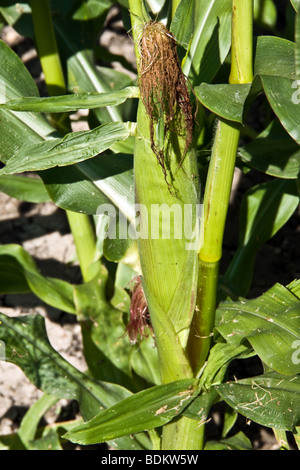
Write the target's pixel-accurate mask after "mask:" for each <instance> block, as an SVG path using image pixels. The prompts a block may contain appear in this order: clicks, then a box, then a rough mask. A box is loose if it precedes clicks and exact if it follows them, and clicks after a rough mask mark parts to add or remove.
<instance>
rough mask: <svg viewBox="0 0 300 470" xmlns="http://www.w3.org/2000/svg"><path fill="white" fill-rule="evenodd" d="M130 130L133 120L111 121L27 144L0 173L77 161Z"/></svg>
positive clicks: (41, 168) (62, 164) (116, 140)
mask: <svg viewBox="0 0 300 470" xmlns="http://www.w3.org/2000/svg"><path fill="white" fill-rule="evenodd" d="M134 131H135V124H133V125H132V123H127V124H125V123H121V122H112V123H108V124H103V125H102V126H99V127H97V128H96V129H93V130H91V131H82V132H81V131H79V132H71V133H69V134H67V135H66V136H65V137H63V138H62V139H51V140H48V141H45V142H43V143H38V144H32V145H29V146H28V145H27V146H25V147H24V148H21V149H20V150H19V151H18V152H17V153H16V154H15V155H13V156H12V157H11V158H10V159H9V161H8V162H7V164H6V166H5V167H4V168H3V169H2V170H0V173H2V174H6V175H7V174H12V173H21V172H24V171H37V170H45V169H48V168H53V167H55V166H68V165H71V164H74V163H79V162H82V161H84V160H87V159H89V158H92V157H94V156H96V155H98V154H99V153H101V152H103V151H104V150H107V149H108V148H109V147H111V146H112V145H113V144H114V143H116V142H119V141H120V140H126V139H127V138H128V137H129V136H130V135H132V133H133V132H134Z"/></svg>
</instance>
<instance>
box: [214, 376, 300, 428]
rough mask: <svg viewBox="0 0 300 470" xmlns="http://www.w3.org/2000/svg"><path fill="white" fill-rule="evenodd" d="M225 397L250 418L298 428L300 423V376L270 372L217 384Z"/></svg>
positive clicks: (258, 421)
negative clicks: (287, 375)
mask: <svg viewBox="0 0 300 470" xmlns="http://www.w3.org/2000/svg"><path fill="white" fill-rule="evenodd" d="M216 389H217V391H218V393H220V395H221V396H222V398H223V399H224V400H225V401H226V402H227V403H228V404H229V405H230V406H232V407H233V408H234V409H235V410H237V411H238V412H239V413H241V414H242V415H244V416H246V417H247V418H248V419H251V420H252V421H254V422H256V423H259V424H261V425H262V426H267V427H269V428H275V429H282V430H286V431H294V430H295V426H297V425H299V423H300V377H299V376H290V377H284V376H282V375H279V374H276V373H269V374H265V375H262V376H258V377H251V378H249V379H243V380H238V381H236V382H229V383H226V384H222V385H217V386H216Z"/></svg>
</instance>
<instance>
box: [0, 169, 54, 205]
mask: <svg viewBox="0 0 300 470" xmlns="http://www.w3.org/2000/svg"><path fill="white" fill-rule="evenodd" d="M0 191H2V192H3V193H5V194H7V195H8V196H10V197H14V198H16V199H20V200H22V201H27V202H33V203H38V202H47V201H51V198H50V196H49V194H48V193H47V191H46V189H45V186H44V184H43V182H42V181H41V180H40V179H36V178H28V177H27V176H25V177H24V176H16V175H14V176H10V175H5V176H0Z"/></svg>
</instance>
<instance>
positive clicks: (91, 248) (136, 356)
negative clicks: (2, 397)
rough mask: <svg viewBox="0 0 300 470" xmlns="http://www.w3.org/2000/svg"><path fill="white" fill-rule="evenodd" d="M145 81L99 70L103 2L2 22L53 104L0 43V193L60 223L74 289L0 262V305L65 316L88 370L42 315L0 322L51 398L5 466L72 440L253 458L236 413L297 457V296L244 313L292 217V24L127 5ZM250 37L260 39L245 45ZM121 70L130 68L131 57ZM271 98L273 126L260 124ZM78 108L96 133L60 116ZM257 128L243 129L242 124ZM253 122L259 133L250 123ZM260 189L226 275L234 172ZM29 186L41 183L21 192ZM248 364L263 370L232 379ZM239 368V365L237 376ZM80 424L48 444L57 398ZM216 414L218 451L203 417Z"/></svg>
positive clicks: (282, 295) (296, 139) (30, 263)
mask: <svg viewBox="0 0 300 470" xmlns="http://www.w3.org/2000/svg"><path fill="white" fill-rule="evenodd" d="M118 3H119V7H120V11H121V12H122V17H123V21H124V24H125V25H126V28H127V29H128V31H129V34H130V35H131V36H132V39H133V43H134V48H135V55H136V69H137V78H136V80H134V79H132V78H130V77H129V75H127V74H126V73H122V72H117V71H116V70H114V69H112V68H108V67H104V66H99V65H97V64H96V62H95V56H96V54H98V56H100V57H103V58H105V60H111V61H113V60H114V59H118V57H117V58H116V57H114V56H113V55H107V53H105V52H104V51H103V50H99V48H98V47H97V46H96V41H95V38H96V37H97V34H98V33H99V31H101V29H102V28H103V25H104V21H105V18H106V15H107V13H108V11H109V8H110V6H111V2H110V1H109V0H102V1H99V2H97V1H96V2H95V1H89V0H87V1H82V0H78V1H75V2H74V1H64V2H59V1H57V0H51V1H48V0H31V1H28V2H26V1H24V2H22V3H21V7H20V4H17V3H14V2H13V1H12V2H0V14H1V21H2V24H6V23H8V24H10V25H13V26H14V27H15V28H16V29H17V30H18V31H19V32H20V33H21V34H23V35H27V36H31V37H32V38H33V40H34V41H35V45H36V49H37V51H38V55H39V58H40V62H41V66H42V69H43V72H44V76H45V81H46V85H47V89H48V96H47V97H40V96H39V93H38V91H37V87H36V84H35V82H34V80H33V78H32V77H31V75H30V73H29V72H28V70H27V69H26V68H25V66H24V65H23V63H22V62H21V60H20V59H19V58H18V57H17V56H16V55H15V53H14V52H13V51H12V50H11V49H10V48H9V47H8V46H7V45H6V44H5V43H3V42H0V48H1V56H0V57H1V70H0V91H1V104H0V120H1V134H0V142H1V146H0V154H1V161H2V163H3V165H2V169H1V170H0V174H1V176H0V189H1V190H2V191H4V192H6V193H7V194H9V195H11V196H13V197H17V198H19V199H22V200H27V201H33V202H41V201H46V200H52V201H54V202H55V204H56V205H57V206H58V207H59V208H62V209H64V210H65V211H66V216H67V218H68V221H69V225H70V230H71V232H72V234H73V237H74V242H75V245H76V251H77V259H78V262H79V265H80V268H81V273H82V282H81V283H80V284H77V285H73V284H70V283H68V282H66V281H63V280H60V279H56V278H49V277H44V276H42V275H41V274H40V272H39V270H38V269H37V266H36V264H35V261H34V259H33V258H32V257H31V256H30V255H29V254H28V253H27V252H26V251H25V250H24V249H23V248H22V247H21V246H18V245H14V244H8V245H1V246H0V266H1V269H0V276H1V286H0V292H1V294H7V293H25V292H33V293H34V294H35V295H36V296H37V297H39V298H40V299H42V300H43V301H44V302H45V303H47V304H49V305H51V306H53V307H56V308H58V309H60V310H63V311H65V312H67V313H69V314H73V315H76V318H77V321H78V322H79V323H80V325H81V331H82V338H83V348H84V351H83V352H84V356H85V359H86V363H87V367H88V370H87V371H86V373H82V372H79V371H78V370H77V369H76V368H75V367H73V366H72V365H71V364H70V363H68V362H67V361H66V360H65V359H63V358H62V357H61V356H60V355H59V354H58V352H57V351H55V350H54V349H53V347H52V346H51V344H50V342H49V340H48V337H47V333H46V329H45V324H44V318H43V317H42V316H40V315H32V316H29V315H22V316H19V317H9V316H6V315H4V314H0V340H1V342H0V345H1V347H2V348H5V355H4V354H0V357H2V358H3V359H5V360H7V361H10V362H12V363H14V364H16V365H17V366H19V367H20V368H21V369H22V370H23V371H24V373H25V374H26V376H27V377H28V378H29V379H30V381H31V382H32V383H33V384H34V385H35V386H36V387H37V388H38V389H40V390H42V391H43V392H44V394H43V395H42V397H41V398H40V399H39V400H38V401H37V402H36V403H35V404H34V405H33V406H32V407H31V408H30V409H29V411H28V412H27V414H26V415H25V417H24V418H23V420H22V423H21V426H20V429H19V430H18V432H17V433H16V434H14V435H9V436H1V438H0V442H1V444H2V446H3V447H5V448H8V449H16V448H17V449H28V450H31V449H42V448H47V449H63V448H64V447H63V446H64V442H66V441H71V442H72V443H77V444H81V445H83V446H85V445H92V444H98V443H105V442H106V443H107V444H108V445H110V446H112V447H113V448H115V449H118V450H145V451H146V450H151V449H152V450H203V449H206V450H209V449H241V450H242V449H251V448H252V444H251V441H250V440H249V438H248V437H247V436H246V435H245V433H243V432H242V431H241V430H238V431H237V430H236V428H235V427H234V426H235V424H236V423H237V418H238V416H241V415H242V416H244V417H245V419H247V420H248V421H254V422H255V423H258V424H259V425H262V426H267V427H268V428H270V429H273V431H274V434H275V437H276V438H277V440H278V442H279V445H280V446H281V448H289V445H291V441H290V440H288V439H287V436H289V435H293V439H294V440H293V445H294V446H296V443H297V442H298V443H299V426H300V377H299V373H300V283H299V280H297V279H290V284H288V285H286V286H284V285H281V284H279V283H276V284H275V285H273V286H269V290H267V291H266V292H265V293H263V294H262V295H261V296H259V297H257V298H249V289H250V287H251V285H252V281H253V269H254V263H255V258H256V254H257V253H258V251H259V249H260V248H261V247H262V246H263V245H264V244H265V243H266V242H267V241H268V240H269V239H270V238H271V237H272V236H274V235H275V234H276V233H277V232H278V231H279V230H280V229H281V228H282V227H284V226H285V224H286V223H287V222H288V220H289V219H290V218H291V216H292V215H293V214H294V213H295V211H296V210H297V207H298V205H299V185H298V186H297V183H299V176H298V175H299V168H300V158H299V144H300V132H299V129H300V112H299V109H300V108H299V103H300V93H299V83H300V81H299V80H298V76H300V57H299V51H300V39H299V37H300V20H299V18H300V15H299V13H298V11H299V8H300V6H299V1H296V0H291V2H287V5H288V7H289V18H291V19H290V21H291V24H292V26H293V37H292V38H291V37H289V38H288V39H287V38H285V37H280V36H279V35H278V34H277V33H276V8H275V6H274V3H273V1H272V0H269V1H266V2H260V1H255V2H253V0H244V1H243V2H241V1H239V0H219V1H215V0H208V1H202V0H172V1H171V0H156V1H155V0H147V1H143V0H122V1H121V0H120V1H119V2H118ZM253 24H255V25H256V26H260V27H263V28H265V29H267V30H268V32H269V34H268V35H259V36H258V37H255V36H254V33H253ZM123 66H125V68H126V67H127V68H128V69H130V66H129V64H128V63H126V61H124V60H123ZM257 97H259V98H261V97H263V98H264V101H263V106H264V108H265V109H267V113H266V114H267V116H268V118H267V119H266V122H264V127H263V128H261V129H260V131H259V132H257V131H256V130H255V129H254V128H253V126H251V124H249V123H251V122H253V118H252V121H251V119H249V116H252V115H253V107H252V105H253V103H255V102H256V99H257ZM80 109H87V110H89V118H88V121H89V130H87V131H77V132H72V131H71V126H70V113H71V112H74V111H77V110H80ZM251 113H252V114H251ZM254 118H255V116H254ZM236 167H239V168H240V169H241V170H242V171H243V172H244V173H247V172H248V171H250V170H252V171H254V172H257V173H259V174H261V175H264V176H265V181H264V182H263V183H261V184H258V185H256V186H253V187H252V188H251V189H250V190H249V191H247V192H245V194H244V196H243V201H242V204H241V210H240V228H239V241H238V245H237V248H236V252H235V254H234V255H233V257H232V260H231V262H230V264H229V265H228V266H227V269H226V272H225V273H224V274H223V273H222V275H221V273H220V262H221V259H222V251H223V237H224V230H225V223H226V221H227V218H228V208H229V202H230V194H231V188H232V180H233V175H234V171H235V168H236ZM32 172H34V173H36V175H38V179H37V178H31V177H30V175H31V174H32ZM253 358H255V359H256V360H258V361H259V364H260V366H261V373H258V375H256V376H255V377H246V378H243V379H239V380H235V379H234V375H235V374H234V371H233V372H232V371H231V369H230V367H234V364H237V363H243V361H246V360H251V359H253ZM229 366H230V367H229ZM61 398H67V399H70V400H77V402H78V405H79V409H80V415H81V417H80V418H79V419H78V420H75V421H71V422H65V423H58V424H57V426H56V425H52V426H46V427H44V428H39V427H38V424H39V422H40V418H41V417H42V416H43V415H44V413H45V412H46V411H47V410H48V409H49V408H50V407H51V406H53V404H55V403H56V402H57V401H58V400H59V399H61ZM219 403H225V404H226V406H225V408H224V410H225V411H224V412H223V415H222V420H223V421H222V422H223V427H222V431H221V433H220V436H219V439H218V440H214V441H211V440H209V439H208V437H207V433H206V430H207V423H208V422H209V421H210V417H211V410H212V409H213V407H214V406H215V405H217V404H219Z"/></svg>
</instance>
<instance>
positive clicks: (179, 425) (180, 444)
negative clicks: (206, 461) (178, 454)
mask: <svg viewBox="0 0 300 470" xmlns="http://www.w3.org/2000/svg"><path fill="white" fill-rule="evenodd" d="M204 430H205V427H204V426H199V421H197V420H195V419H191V418H187V417H185V416H182V417H181V418H179V419H178V421H174V422H171V423H169V424H167V425H165V426H164V429H163V437H162V444H161V450H202V449H203V446H204Z"/></svg>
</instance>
